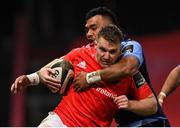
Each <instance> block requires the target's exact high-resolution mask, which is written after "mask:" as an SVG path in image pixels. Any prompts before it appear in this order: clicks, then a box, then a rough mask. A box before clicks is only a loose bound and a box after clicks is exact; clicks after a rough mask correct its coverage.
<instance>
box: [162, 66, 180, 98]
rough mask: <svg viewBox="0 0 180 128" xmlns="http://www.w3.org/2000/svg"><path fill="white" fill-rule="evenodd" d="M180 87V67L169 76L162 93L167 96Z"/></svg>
mask: <svg viewBox="0 0 180 128" xmlns="http://www.w3.org/2000/svg"><path fill="white" fill-rule="evenodd" d="M179 85H180V67H176V68H174V69H173V70H172V71H171V72H170V74H169V75H168V77H167V79H166V81H165V82H164V85H163V87H162V89H161V92H164V93H165V94H166V95H167V96H168V95H169V94H170V93H171V92H173V90H175V89H176V88H177V87H178V86H179Z"/></svg>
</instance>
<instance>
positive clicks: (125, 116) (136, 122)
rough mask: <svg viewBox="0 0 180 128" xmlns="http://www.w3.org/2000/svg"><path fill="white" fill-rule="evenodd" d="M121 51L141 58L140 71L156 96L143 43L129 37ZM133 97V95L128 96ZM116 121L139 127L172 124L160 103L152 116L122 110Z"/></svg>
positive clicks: (123, 124) (123, 43) (122, 45)
mask: <svg viewBox="0 0 180 128" xmlns="http://www.w3.org/2000/svg"><path fill="white" fill-rule="evenodd" d="M121 51H122V53H123V56H122V57H128V56H135V57H136V58H137V59H138V60H139V71H140V72H141V74H142V75H143V76H144V78H145V80H146V82H147V83H148V85H149V87H150V88H151V90H152V91H153V94H154V95H155V97H156V100H157V95H156V93H155V91H154V89H153V88H152V86H151V82H150V79H149V74H148V71H147V68H146V60H145V57H144V53H143V50H142V47H141V45H140V44H139V43H138V42H137V41H134V40H130V39H127V40H125V41H123V42H121ZM128 98H129V99H131V97H128ZM115 120H116V123H118V124H119V125H118V126H120V127H122V126H123V127H137V126H149V127H150V126H151V127H152V126H154V127H155V126H159V127H160V126H161V127H164V126H168V127H169V126H170V124H169V121H168V119H167V118H166V116H165V114H164V112H163V111H162V108H161V107H160V105H159V104H158V111H157V113H155V114H153V115H151V116H140V115H137V114H135V113H133V112H130V111H126V110H120V111H119V112H118V113H117V114H116V116H115Z"/></svg>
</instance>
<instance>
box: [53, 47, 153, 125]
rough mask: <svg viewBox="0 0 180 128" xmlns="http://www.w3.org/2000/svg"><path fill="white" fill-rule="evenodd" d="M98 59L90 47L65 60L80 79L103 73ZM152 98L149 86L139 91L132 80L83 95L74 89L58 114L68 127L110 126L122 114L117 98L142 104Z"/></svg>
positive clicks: (96, 87)
mask: <svg viewBox="0 0 180 128" xmlns="http://www.w3.org/2000/svg"><path fill="white" fill-rule="evenodd" d="M95 56H96V50H95V47H94V46H93V45H87V46H83V47H81V48H77V49H74V50H72V51H71V52H69V53H68V54H67V55H66V56H64V59H66V60H69V61H71V62H72V63H73V65H74V69H75V75H76V74H77V73H78V72H80V71H85V72H87V73H88V72H92V71H96V70H99V69H101V66H100V65H99V64H98V62H97V60H96V57H95ZM107 85H108V86H107ZM150 94H152V91H151V90H150V88H149V86H148V85H147V84H144V85H142V86H141V87H138V88H137V87H136V86H135V83H134V81H133V78H132V77H127V78H125V79H122V80H121V81H119V83H116V84H110V83H102V82H101V83H98V84H95V85H93V86H92V87H91V88H89V89H87V90H85V91H83V92H79V93H77V92H75V91H74V89H73V86H71V87H70V89H69V91H68V92H67V96H64V97H63V98H62V100H61V101H60V103H59V105H58V106H57V107H56V108H55V110H54V111H55V112H56V113H57V114H58V115H59V117H60V118H61V120H62V121H63V123H64V124H65V125H66V126H92V127H93V126H96V127H97V126H98V127H100V126H110V125H111V122H112V119H113V117H114V115H115V113H117V111H118V108H117V105H116V104H115V103H114V101H113V99H114V97H117V96H119V95H131V97H133V99H134V100H140V99H143V98H146V97H147V96H149V95H150Z"/></svg>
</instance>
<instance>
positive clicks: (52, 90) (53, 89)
mask: <svg viewBox="0 0 180 128" xmlns="http://www.w3.org/2000/svg"><path fill="white" fill-rule="evenodd" d="M47 87H48V88H49V90H51V92H52V93H56V92H57V91H59V88H57V87H54V86H52V85H47Z"/></svg>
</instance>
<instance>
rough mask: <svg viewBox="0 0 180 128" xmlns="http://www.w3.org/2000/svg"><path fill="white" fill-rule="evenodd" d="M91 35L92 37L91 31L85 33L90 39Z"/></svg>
mask: <svg viewBox="0 0 180 128" xmlns="http://www.w3.org/2000/svg"><path fill="white" fill-rule="evenodd" d="M92 35H93V32H92V31H91V30H89V31H87V33H86V37H87V38H91V37H92Z"/></svg>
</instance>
